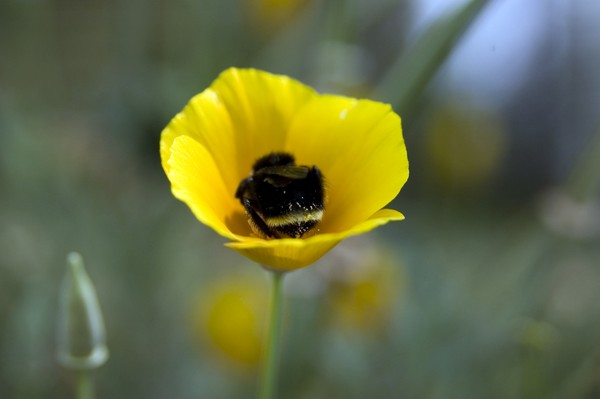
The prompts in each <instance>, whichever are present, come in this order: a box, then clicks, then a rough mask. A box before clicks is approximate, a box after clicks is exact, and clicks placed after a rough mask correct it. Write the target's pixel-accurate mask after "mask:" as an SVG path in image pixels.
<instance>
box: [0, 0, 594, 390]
mask: <svg viewBox="0 0 600 399" xmlns="http://www.w3.org/2000/svg"><path fill="white" fill-rule="evenodd" d="M515 2H516V3H515ZM490 3H491V4H489V6H487V7H486V8H484V9H483V11H482V14H481V18H480V19H478V20H477V21H476V22H475V24H474V25H473V26H472V27H471V28H470V29H469V30H467V31H466V33H465V35H466V36H465V42H464V46H463V45H462V44H459V45H458V47H456V48H455V50H456V51H455V53H454V55H451V58H450V60H449V61H450V64H449V65H448V67H447V68H442V70H441V73H440V74H439V75H437V77H436V78H435V79H433V81H432V82H431V83H429V85H428V86H427V89H426V90H425V93H424V95H423V96H420V97H419V98H414V99H413V100H412V101H414V104H413V103H411V104H409V105H410V106H411V110H412V111H413V112H411V114H409V115H407V116H406V117H404V119H403V124H404V130H405V135H406V141H407V144H408V151H409V157H410V159H411V178H410V179H409V182H408V185H407V187H406V189H405V190H404V191H403V192H402V193H401V194H400V196H399V197H398V199H397V200H396V201H395V203H394V207H395V208H396V209H399V210H401V211H402V212H403V213H404V214H405V215H406V216H407V220H406V221H405V222H402V223H397V224H395V225H392V226H386V227H385V228H382V229H380V231H377V232H374V233H371V234H369V236H368V238H369V239H370V240H365V239H356V240H355V239H353V240H349V241H348V242H346V243H343V244H342V245H340V246H339V247H338V248H337V250H336V252H335V253H332V254H331V255H328V256H327V257H326V258H325V259H323V260H322V261H321V262H319V263H318V264H317V265H314V266H312V267H311V268H309V269H306V270H302V271H298V272H297V273H294V274H293V275H292V276H293V278H290V279H289V280H288V281H287V286H286V292H287V293H288V294H287V295H288V298H287V305H286V306H287V309H288V312H287V314H288V315H289V316H288V319H287V320H286V321H285V324H284V333H285V336H284V343H285V348H284V364H283V365H282V368H283V370H282V372H281V377H282V379H283V380H282V387H281V388H282V397H285V398H364V397H373V398H396V397H403V398H432V399H433V398H444V399H447V398H461V399H462V398H482V397H485V398H492V399H493V398H502V399H505V398H533V399H535V398H544V399H546V398H581V399H591V398H596V397H598V396H600V346H599V343H598V336H600V318H599V317H598V315H600V245H599V241H600V237H599V231H600V229H599V228H598V226H599V225H600V221H599V216H598V214H599V211H598V190H597V188H598V169H597V167H596V165H597V160H598V159H600V157H598V156H597V155H596V154H598V151H599V150H598V147H599V146H600V145H599V144H598V139H597V138H595V136H594V134H596V135H597V134H598V133H595V132H597V131H598V126H600V121H599V120H598V114H597V110H598V106H600V98H599V95H598V93H600V90H598V89H599V88H600V80H599V79H598V75H597V70H598V67H599V66H600V52H599V50H598V49H600V46H598V43H600V33H598V32H597V26H596V25H597V23H596V22H595V21H597V18H598V17H599V15H600V10H599V9H598V7H597V6H596V5H595V2H588V1H585V0H578V1H573V2H568V1H553V2H548V4H542V5H541V6H540V7H541V9H543V11H541V9H540V8H537V9H536V8H535V7H536V5H538V3H540V4H541V3H544V2H537V1H535V0H527V1H522V2H519V1H516V0H510V1H503V2H493V1H492V2H490ZM423 4H435V5H437V6H440V7H441V5H444V7H442V8H444V10H446V11H447V10H448V9H452V5H453V4H455V2H452V1H449V0H447V1H438V2H435V1H433V2H425V1H408V0H406V1H392V0H374V1H361V0H331V1H324V0H304V1H301V0H297V1H293V0H289V1H267V0H262V1H260V0H214V1H213V0H202V1H197V2H193V1H185V0H172V1H165V0H146V1H141V0H132V1H116V0H112V1H102V2H101V1H95V0H92V1H76V0H54V1H50V0H46V1H44V0H5V1H0V139H1V144H0V187H2V189H1V191H0V392H1V394H0V395H1V396H2V398H15V399H17V398H38V397H39V398H42V397H44V398H47V397H70V396H71V395H72V391H73V385H74V383H75V382H74V380H73V378H72V376H71V375H70V374H69V373H68V372H66V371H64V370H63V369H61V368H60V366H59V365H58V364H57V363H56V361H55V359H54V353H55V349H56V348H55V346H56V341H55V338H56V337H55V327H56V326H55V323H56V317H57V313H58V311H57V306H58V299H59V286H60V280H61V278H62V275H63V273H64V258H65V255H66V254H67V253H68V252H69V251H71V250H77V251H78V252H80V253H81V254H82V255H83V256H84V258H85V259H86V266H87V270H88V273H89V275H90V277H91V278H92V280H93V281H94V284H95V286H96V289H97V293H98V297H99V301H100V303H101V306H102V309H103V312H104V318H105V323H106V329H107V344H108V346H109V349H110V353H111V358H110V359H109V361H108V362H107V364H106V365H104V366H103V367H102V368H100V369H98V370H97V372H96V374H95V377H97V381H96V383H97V389H98V397H110V398H144V399H151V398H165V397H172V396H175V397H180V398H192V397H201V398H216V399H218V398H247V397H252V396H253V395H254V392H255V389H256V386H255V379H256V378H255V374H254V373H255V372H256V371H255V370H253V369H252V368H251V367H250V368H248V367H246V368H244V366H241V367H240V365H236V364H234V362H232V361H230V360H231V359H229V360H227V359H228V358H227V352H223V350H222V348H223V346H222V345H221V347H220V346H219V345H218V344H217V345H215V343H214V342H215V341H214V339H213V337H211V333H209V332H207V330H203V328H202V325H203V324H202V323H201V322H199V321H198V320H199V319H198V318H199V317H200V320H202V318H201V316H198V312H199V311H200V310H199V309H207V308H209V307H210V304H211V303H215V302H211V301H214V300H215V295H216V294H215V292H218V288H219V287H221V286H222V284H223V283H224V282H229V280H230V279H231V281H232V282H233V281H240V284H244V286H250V287H255V288H256V289H262V290H263V293H264V291H265V290H266V288H265V284H264V282H261V281H260V280H261V279H262V278H263V276H262V271H261V270H259V269H258V268H256V267H255V266H254V265H252V264H250V263H249V262H248V261H246V260H244V259H242V258H241V257H239V256H238V255H237V254H235V253H233V252H232V251H228V250H226V249H225V248H223V246H222V244H223V239H221V238H220V237H217V236H216V235H215V234H213V233H212V232H211V231H209V229H207V228H205V227H204V226H202V225H201V224H200V223H198V222H197V221H196V220H195V219H194V217H193V216H192V215H191V213H190V212H189V210H188V209H187V208H186V207H185V205H183V204H182V203H179V202H178V201H177V200H175V199H174V198H172V196H171V195H170V192H169V186H168V183H167V181H166V179H165V177H164V176H163V173H162V170H161V168H160V164H159V158H158V138H159V135H160V132H161V129H162V128H163V127H164V126H165V125H166V123H167V122H168V120H169V119H170V118H171V117H172V116H173V115H174V114H175V113H176V112H178V111H179V110H180V109H181V108H182V106H183V105H184V104H185V102H186V101H187V100H188V99H189V98H190V97H191V96H193V95H194V94H196V93H198V92H199V91H201V90H202V89H203V88H205V87H206V86H207V85H208V84H209V83H210V82H211V81H212V80H213V79H214V78H215V77H216V76H217V74H218V73H219V72H220V71H221V70H223V69H225V68H226V67H229V66H232V65H233V66H242V67H243V66H252V67H259V68H264V69H267V70H269V71H271V72H276V73H285V74H289V75H291V76H293V77H295V78H298V79H300V80H301V81H303V82H306V83H308V84H311V85H314V86H315V87H317V89H318V90H320V91H334V92H337V93H341V94H344V93H346V94H349V95H361V96H362V95H370V93H373V92H377V91H375V89H376V88H381V85H382V84H383V83H381V82H385V80H383V79H384V77H386V76H390V75H389V73H390V71H393V70H394V66H395V65H398V62H399V61H398V60H401V59H402V57H403V56H404V55H406V54H411V53H410V52H408V53H407V52H406V50H407V49H409V48H410V49H413V50H411V51H415V50H414V47H413V44H414V43H416V42H417V40H416V37H419V34H418V33H419V32H422V29H423V23H425V27H427V26H428V25H427V23H426V22H427V20H426V19H425V22H423V21H424V20H423V18H421V17H422V15H423V14H422V13H421V11H419V10H422V7H423ZM511 4H517V5H518V7H517V8H518V11H517V14H514V15H513V14H511V15H510V16H511V18H512V19H509V21H513V20H516V19H517V18H518V17H519V16H520V15H521V16H525V17H526V20H527V21H528V22H527V23H526V25H527V24H530V25H531V26H532V27H537V28H536V29H537V30H536V32H538V33H539V34H538V36H536V39H535V40H533V39H531V38H530V37H529V39H531V40H529V42H531V43H533V44H532V45H531V47H530V50H528V51H526V52H523V51H522V47H519V46H518V45H519V44H520V43H523V42H525V41H527V40H528V36H518V35H517V34H516V33H515V34H512V32H514V31H517V30H518V29H519V27H527V26H525V25H523V26H521V25H518V24H513V23H512V22H510V23H507V22H505V23H504V24H502V23H499V22H496V21H498V18H499V17H498V16H499V15H500V14H501V13H502V12H504V11H503V10H510V9H511V8H510V7H511ZM519 7H520V8H519ZM514 8H515V7H513V8H512V10H513V12H514ZM527 10H529V11H527ZM532 10H533V11H536V10H537V11H539V12H533V13H532ZM526 11H527V12H529V14H526ZM506 13H508V11H506ZM519 13H522V14H519ZM442 14H444V13H442ZM444 15H445V14H444ZM527 18H528V19H527ZM557 21H560V22H561V23H560V24H559V23H557ZM419 23H421V25H419ZM536 24H537V25H536ZM486 26H494V27H495V29H496V30H495V31H493V32H494V34H495V35H494V34H492V35H491V36H490V35H488V36H484V35H483V33H480V32H488V33H489V30H487V31H486V30H485V28H486ZM420 29H421V30H420ZM532 29H533V28H532ZM415 32H416V33H415ZM478 32H479V33H478ZM477 34H479V35H480V36H477ZM511 34H512V36H513V37H515V36H518V37H517V40H515V41H513V42H512V44H511V45H508V44H506V42H504V41H503V40H505V39H507V38H510V37H511ZM473 35H475V36H476V37H479V38H482V37H487V40H488V42H487V43H486V46H487V47H486V48H485V50H484V52H481V53H476V56H469V55H468V52H467V49H468V47H467V45H468V43H470V41H469V40H470V39H471V38H473V37H474V36H473ZM461 43H462V42H461ZM519 49H521V50H519ZM531 49H533V50H531ZM496 56H498V57H499V56H505V57H506V58H504V59H509V60H510V63H506V64H502V63H501V62H499V61H496V64H493V62H494V60H496V59H497V58H495V57H496ZM519 60H525V61H527V62H528V63H526V64H525V66H524V67H523V68H522V69H521V70H519V74H516V73H515V72H514V71H513V69H511V66H512V65H513V64H515V63H516V62H517V61H519ZM525 61H523V62H525ZM490 62H491V63H492V66H493V67H494V68H490ZM467 64H469V65H474V66H472V68H474V70H476V71H478V72H486V71H488V70H489V71H490V75H486V76H488V77H487V80H486V79H483V80H481V79H480V80H476V79H477V78H478V76H475V75H473V74H468V73H463V74H462V75H461V76H458V74H459V72H457V71H460V70H461V69H460V68H459V67H460V66H462V65H467ZM509 71H513V72H512V73H509ZM396 78H397V79H400V78H401V79H405V81H406V80H409V79H411V78H412V77H411V76H406V77H404V76H401V77H397V76H396ZM459 78H460V79H459ZM461 79H462V80H461ZM456 82H460V84H456ZM464 82H466V83H464ZM482 82H484V83H482ZM407 83H408V82H407ZM423 84H424V83H423ZM494 85H497V86H494ZM497 87H500V88H501V89H502V90H500V91H498V93H502V96H500V95H498V94H497V92H495V91H492V89H496V88H497ZM388 88H389V87H388ZM486 90H487V91H486ZM386 93H388V91H386ZM392 93H393V91H392ZM482 93H483V94H486V95H481V94H482ZM490 93H492V94H493V95H492V94H490ZM478 95H481V96H480V97H478ZM389 96H392V97H389ZM386 99H387V100H388V101H390V102H392V103H395V101H394V99H393V94H386ZM583 149H585V151H583ZM550 189H552V190H550ZM582 224H583V227H582ZM565 226H566V227H565ZM371 240H372V241H371ZM373 253H376V254H378V256H381V257H382V258H377V256H374V255H372V254H373ZM373 259H380V260H379V261H375V264H380V266H381V265H383V266H382V269H378V268H377V267H373V266H372V262H373ZM349 269H350V270H349ZM376 270H380V271H379V272H376ZM372 272H374V273H375V274H371V273H372ZM378 273H380V274H378ZM256 280H258V281H257V282H256V285H255V283H254V281H256ZM239 292H243V290H241V291H239ZM251 295H253V294H251ZM236 301H237V302H235V303H237V304H238V305H240V304H241V305H242V307H241V309H246V310H248V309H249V308H244V306H243V305H244V303H245V302H244V301H246V300H241V299H240V300H239V301H238V300H236ZM250 301H251V300H248V302H247V304H250ZM257 306H258V307H260V306H261V305H260V304H258V305H257ZM246 310H244V311H246ZM238 311H239V309H238ZM265 311H266V310H265ZM240 317H241V316H239V315H238V316H235V319H234V320H233V321H235V322H236V323H238V324H236V323H232V326H231V327H230V328H231V329H236V328H239V329H243V328H244V326H243V325H242V324H243V323H242V322H243V321H244V320H243V319H241V318H240ZM225 321H227V320H226V319H225ZM229 321H232V320H229ZM250 324H251V325H252V323H250ZM220 328H226V327H220ZM226 329H227V328H226ZM209 330H210V329H209ZM229 332H231V331H229ZM233 332H235V331H233ZM212 334H213V336H214V334H215V333H214V332H213V333H212ZM232 336H233V337H235V335H233V334H232ZM233 339H234V340H235V338H233ZM222 342H225V341H222Z"/></svg>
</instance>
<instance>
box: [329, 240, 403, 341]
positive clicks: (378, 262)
mask: <svg viewBox="0 0 600 399" xmlns="http://www.w3.org/2000/svg"><path fill="white" fill-rule="evenodd" d="M355 252H358V251H355ZM355 255H356V257H355V258H354V260H353V261H352V262H351V264H339V265H332V267H331V268H330V269H329V270H328V275H329V290H328V291H329V292H328V300H329V303H330V319H331V320H332V322H333V323H334V324H335V325H337V326H339V327H340V328H343V329H352V330H358V331H364V332H376V331H379V330H381V329H382V328H384V326H385V325H386V324H387V323H388V322H389V320H390V316H391V311H392V309H396V310H397V304H398V301H399V299H400V298H401V296H402V295H403V294H404V292H405V291H406V287H405V286H406V279H405V276H404V275H403V269H402V268H401V266H400V265H399V264H398V262H397V260H395V259H394V258H393V257H392V255H391V254H390V253H389V252H388V251H386V250H385V249H382V248H381V247H371V248H370V249H369V248H366V249H365V248H362V251H361V252H360V254H356V253H355Z"/></svg>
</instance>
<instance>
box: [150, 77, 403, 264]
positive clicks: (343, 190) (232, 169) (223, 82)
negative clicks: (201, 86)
mask: <svg viewBox="0 0 600 399" xmlns="http://www.w3.org/2000/svg"><path fill="white" fill-rule="evenodd" d="M273 152H284V153H287V154H290V155H293V156H294V158H295V160H296V163H297V165H306V166H310V167H312V166H317V167H318V168H319V170H320V171H321V174H322V176H323V177H324V180H325V203H324V211H323V215H322V220H321V221H320V223H319V224H318V226H317V227H316V228H315V233H314V234H312V235H310V236H303V237H301V238H277V239H268V238H264V237H259V236H258V235H257V234H255V233H254V232H253V229H252V228H251V226H250V224H249V221H248V216H247V215H246V212H245V209H244V206H242V204H241V202H240V200H239V199H237V198H236V191H237V189H238V187H239V186H240V182H242V181H243V180H244V179H246V178H248V176H249V175H250V174H251V172H252V168H253V165H254V164H255V162H256V160H258V159H260V158H261V157H264V156H266V155H268V154H271V153H273ZM160 153H161V159H162V165H163V168H164V170H165V173H166V174H167V176H168V178H169V180H170V181H171V190H172V192H173V195H174V196H175V197H176V198H178V199H180V200H181V201H183V202H185V203H186V204H187V205H188V206H189V207H190V209H191V210H192V212H193V213H194V215H195V216H196V217H197V218H198V219H199V220H200V221H201V222H202V223H204V224H206V225H208V226H210V227H212V228H213V229H214V230H215V231H216V232H217V233H219V234H221V235H222V236H224V237H227V238H229V239H231V240H232V241H233V242H230V243H227V244H226V245H227V246H228V247H230V248H233V249H235V250H236V251H238V252H239V253H241V254H242V255H244V256H247V257H248V258H250V259H252V260H254V261H255V262H258V263H260V264H262V265H263V266H265V267H267V268H270V269H273V270H278V271H289V270H294V269H298V268H301V267H305V266H308V265H310V264H311V263H313V262H315V261H316V260H317V259H319V258H320V257H321V256H323V255H324V254H325V253H326V252H327V251H329V250H330V249H331V248H333V247H334V246H335V245H336V244H338V243H339V242H340V241H341V240H343V239H344V238H346V237H348V236H352V235H356V234H361V233H364V232H367V231H369V230H372V229H374V228H375V227H377V226H380V225H383V224H385V223H387V222H389V221H393V220H402V219H403V218H404V216H403V215H402V214H401V213H400V212H397V211H395V210H391V209H382V208H383V207H384V206H385V205H386V204H388V203H389V202H390V201H391V200H392V199H394V197H396V195H397V194H398V192H399V191H400V189H401V187H402V186H403V185H404V183H405V182H406V180H407V178H408V160H407V156H406V147H405V145H404V140H403V138H402V128H401V126H400V118H399V117H398V115H396V114H395V113H394V112H393V111H392V109H391V107H390V106H389V105H386V104H381V103H378V102H374V101H369V100H357V99H353V98H348V97H342V96H335V95H325V94H318V93H316V92H315V91H314V90H312V89H311V88H310V87H307V86H305V85H303V84H301V83H299V82H297V81H295V80H293V79H291V78H288V77H286V76H279V75H272V74H269V73H266V72H262V71H258V70H254V69H235V68H231V69H228V70H226V71H224V72H223V73H222V74H221V75H220V76H219V78H218V79H217V80H216V81H215V82H213V84H212V85H211V86H210V87H209V88H208V89H206V90H205V91H203V92H202V93H200V94H198V95H196V96H195V97H193V98H192V99H191V100H190V102H189V103H188V105H187V106H186V107H185V108H184V109H183V111H182V112H180V113H179V114H177V115H176V116H175V117H174V118H173V120H172V121H171V122H170V123H169V125H168V126H167V127H166V128H165V129H164V131H163V133H162V137H161V142H160Z"/></svg>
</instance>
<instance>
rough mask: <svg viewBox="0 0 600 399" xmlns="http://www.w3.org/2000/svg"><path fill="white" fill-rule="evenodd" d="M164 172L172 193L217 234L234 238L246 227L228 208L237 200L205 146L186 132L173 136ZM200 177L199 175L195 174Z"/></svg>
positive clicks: (243, 231) (246, 231)
mask: <svg viewBox="0 0 600 399" xmlns="http://www.w3.org/2000/svg"><path fill="white" fill-rule="evenodd" d="M169 152H170V157H169V159H168V160H167V162H166V165H167V168H165V170H166V172H167V176H168V177H169V180H170V181H171V191H172V192H173V195H174V196H175V197H176V198H177V199H179V200H181V201H183V202H185V203H186V204H187V205H188V206H189V207H190V209H191V210H192V212H193V213H194V215H196V217H197V218H198V220H200V221H201V222H202V223H204V224H206V225H208V226H210V227H212V228H213V229H214V230H216V231H217V232H218V233H219V234H221V235H223V236H225V237H228V238H231V239H237V236H236V234H234V233H233V232H232V230H234V231H236V233H237V234H249V228H248V227H247V224H246V227H244V226H243V225H236V224H235V220H231V217H230V216H231V215H230V214H229V210H230V209H232V208H234V207H235V206H236V204H235V203H236V202H237V200H236V199H235V198H234V197H233V196H232V195H231V193H230V192H228V190H227V189H226V188H225V185H224V183H223V179H222V177H221V174H220V171H219V169H218V168H217V166H216V164H215V162H214V160H213V158H212V156H211V154H209V153H208V150H207V149H206V148H205V147H203V146H202V145H200V144H199V143H198V142H196V141H195V140H194V139H192V138H191V137H189V136H179V137H176V138H175V140H174V141H173V144H172V145H171V148H170V149H169ZM199 177H201V178H199Z"/></svg>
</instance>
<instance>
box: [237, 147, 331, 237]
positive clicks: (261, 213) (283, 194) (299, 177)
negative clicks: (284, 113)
mask: <svg viewBox="0 0 600 399" xmlns="http://www.w3.org/2000/svg"><path fill="white" fill-rule="evenodd" d="M324 196H325V190H324V186H323V176H321V171H320V170H319V168H317V167H316V166H304V165H296V163H295V160H294V157H293V156H292V155H290V154H287V153H284V152H274V153H271V154H268V155H265V156H264V157H262V158H259V159H258V160H257V161H256V162H255V163H254V165H253V166H252V173H251V174H250V176H249V177H247V178H246V179H244V180H242V181H241V183H240V185H239V186H238V188H237V191H236V193H235V197H236V198H238V199H239V200H240V202H241V203H242V205H243V206H244V208H245V209H246V214H247V215H248V219H249V222H250V226H251V227H252V230H254V232H255V233H256V234H258V235H259V236H261V237H266V238H300V237H302V236H303V235H305V234H306V233H308V232H309V231H311V230H313V229H314V228H315V227H316V226H317V224H319V222H320V221H321V219H322V218H323V209H324Z"/></svg>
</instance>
